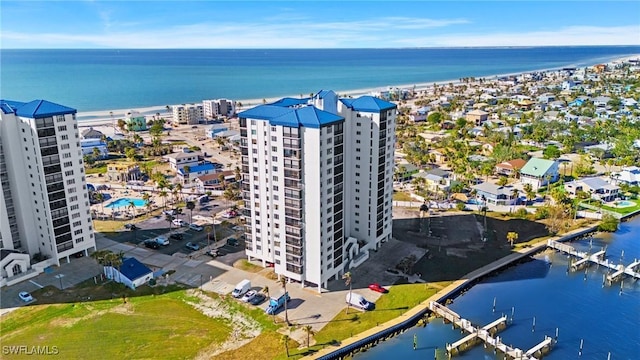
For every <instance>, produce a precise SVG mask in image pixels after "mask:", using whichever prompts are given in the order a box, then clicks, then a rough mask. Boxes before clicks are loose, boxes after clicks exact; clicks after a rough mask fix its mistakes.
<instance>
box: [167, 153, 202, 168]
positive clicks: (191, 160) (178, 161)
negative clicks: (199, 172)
mask: <svg viewBox="0 0 640 360" xmlns="http://www.w3.org/2000/svg"><path fill="white" fill-rule="evenodd" d="M162 158H163V159H165V160H167V161H169V167H170V168H171V170H173V171H176V172H177V171H178V170H183V169H184V167H185V166H189V167H194V166H197V165H198V164H199V163H200V161H201V154H200V153H199V152H191V151H190V150H188V149H187V150H183V151H182V152H177V153H172V154H168V155H165V156H163V157H162Z"/></svg>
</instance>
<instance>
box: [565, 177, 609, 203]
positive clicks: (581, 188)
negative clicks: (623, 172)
mask: <svg viewBox="0 0 640 360" xmlns="http://www.w3.org/2000/svg"><path fill="white" fill-rule="evenodd" d="M564 189H565V190H566V191H567V192H568V193H569V194H571V195H574V196H575V195H576V194H577V193H579V192H585V193H587V194H589V195H590V197H591V198H592V199H595V200H600V201H603V202H610V201H614V200H615V199H616V198H618V196H620V188H619V187H618V186H616V185H612V184H610V183H608V182H607V181H606V180H605V179H603V178H601V177H591V178H584V179H579V180H575V181H571V182H568V183H566V184H564Z"/></svg>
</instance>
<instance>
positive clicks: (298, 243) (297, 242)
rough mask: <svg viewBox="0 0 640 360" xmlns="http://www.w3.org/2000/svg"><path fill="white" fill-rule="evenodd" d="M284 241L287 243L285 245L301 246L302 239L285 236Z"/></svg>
mask: <svg viewBox="0 0 640 360" xmlns="http://www.w3.org/2000/svg"><path fill="white" fill-rule="evenodd" d="M285 242H286V243H287V245H291V246H296V247H302V239H299V238H294V237H289V236H287V237H286V240H285Z"/></svg>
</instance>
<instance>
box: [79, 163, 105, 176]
mask: <svg viewBox="0 0 640 360" xmlns="http://www.w3.org/2000/svg"><path fill="white" fill-rule="evenodd" d="M84 171H85V173H86V174H87V175H91V174H106V173H107V163H106V162H104V161H101V162H98V163H95V164H93V165H92V166H85V169H84Z"/></svg>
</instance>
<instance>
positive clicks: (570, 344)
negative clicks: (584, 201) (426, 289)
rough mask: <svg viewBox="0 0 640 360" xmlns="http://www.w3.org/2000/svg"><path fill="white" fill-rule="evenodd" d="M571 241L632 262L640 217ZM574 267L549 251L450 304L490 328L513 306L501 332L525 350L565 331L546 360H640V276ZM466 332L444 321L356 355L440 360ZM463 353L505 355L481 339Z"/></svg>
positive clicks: (359, 358)
mask: <svg viewBox="0 0 640 360" xmlns="http://www.w3.org/2000/svg"><path fill="white" fill-rule="evenodd" d="M571 245H572V246H574V247H576V248H577V249H578V250H581V251H587V250H589V249H592V252H595V251H598V250H601V249H602V248H603V247H605V246H606V250H607V254H606V256H607V259H609V260H611V261H613V262H616V263H619V262H620V261H622V263H624V264H629V263H631V262H633V261H634V258H638V259H640V217H636V218H635V219H633V220H631V221H628V222H625V223H622V224H621V225H620V229H619V230H618V231H617V232H616V233H614V234H598V235H596V236H595V237H593V238H592V239H583V240H579V241H574V242H572V243H571ZM623 251H624V253H623ZM567 269H568V259H567V256H566V255H563V254H561V253H555V252H551V251H547V252H545V253H542V254H539V255H536V257H535V258H534V259H533V260H531V261H528V262H524V263H521V264H519V265H517V266H513V267H510V268H508V269H505V270H503V271H502V272H500V273H497V274H494V275H492V276H490V277H488V278H486V279H484V281H482V282H480V283H478V284H477V285H475V286H473V287H472V288H471V289H469V290H468V291H467V292H466V293H464V294H463V295H461V296H459V297H457V298H456V299H454V301H453V303H451V304H449V305H448V306H449V308H451V309H452V310H454V311H456V312H457V313H458V314H460V315H461V316H462V317H463V318H466V319H468V320H471V321H472V322H473V323H474V324H476V325H480V324H481V325H486V324H488V323H490V322H492V321H494V320H496V319H498V318H499V317H500V316H501V315H503V314H504V315H507V316H508V317H509V318H511V314H512V311H513V315H514V316H513V322H512V323H510V324H509V325H508V326H507V328H506V329H505V330H503V331H501V332H500V333H499V336H500V338H501V339H503V342H504V343H506V344H509V345H512V346H514V347H518V348H520V349H523V350H525V351H526V350H528V349H530V348H532V347H533V346H535V345H536V344H538V343H539V342H541V341H542V340H543V339H544V336H545V335H548V336H551V337H555V335H556V328H557V329H558V335H559V336H558V343H557V344H556V345H555V346H554V347H553V348H552V350H551V352H549V353H548V354H547V355H546V356H544V359H548V360H554V359H558V360H560V359H589V360H590V359H603V360H606V359H607V358H608V357H609V356H610V359H611V360H620V359H628V360H637V359H640V281H632V280H631V279H629V278H626V279H625V280H624V282H622V283H621V282H618V283H615V284H614V285H613V286H606V285H605V286H604V287H603V284H602V283H603V275H604V274H606V270H605V269H603V268H598V267H596V266H595V265H594V266H592V267H589V268H588V269H587V271H586V274H585V271H584V270H582V271H580V272H568V271H567ZM621 290H622V291H621ZM494 299H495V303H496V306H495V312H494V311H493V303H494ZM534 317H535V326H534ZM414 335H415V336H416V339H417V345H416V349H415V350H414V349H413V341H414ZM465 335H466V333H465V334H462V333H461V332H460V330H459V329H456V330H454V329H452V327H451V324H444V323H443V322H442V320H440V319H437V320H434V321H432V322H431V323H429V324H428V325H427V326H425V327H415V328H412V329H409V330H408V331H406V332H405V333H404V334H402V335H399V336H396V337H395V338H393V339H391V340H388V341H386V342H382V343H380V344H379V345H378V346H376V347H374V348H372V349H370V350H369V351H367V352H364V353H360V354H357V355H356V356H355V357H354V359H356V360H364V359H368V360H369V359H375V360H378V359H434V357H435V354H436V352H438V353H440V354H441V355H440V356H439V357H438V359H444V358H445V357H444V356H442V355H443V354H444V352H443V349H444V347H445V344H446V343H453V342H455V341H457V340H459V339H461V338H462V337H464V336H465ZM581 341H582V343H583V348H582V355H580V343H581ZM456 358H459V359H502V358H503V357H502V355H501V354H500V353H497V354H494V353H493V351H492V350H487V349H485V348H484V347H483V345H482V344H480V345H477V346H475V347H473V348H472V349H470V350H468V351H466V352H463V353H462V354H460V355H457V356H455V357H453V359H456Z"/></svg>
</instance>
